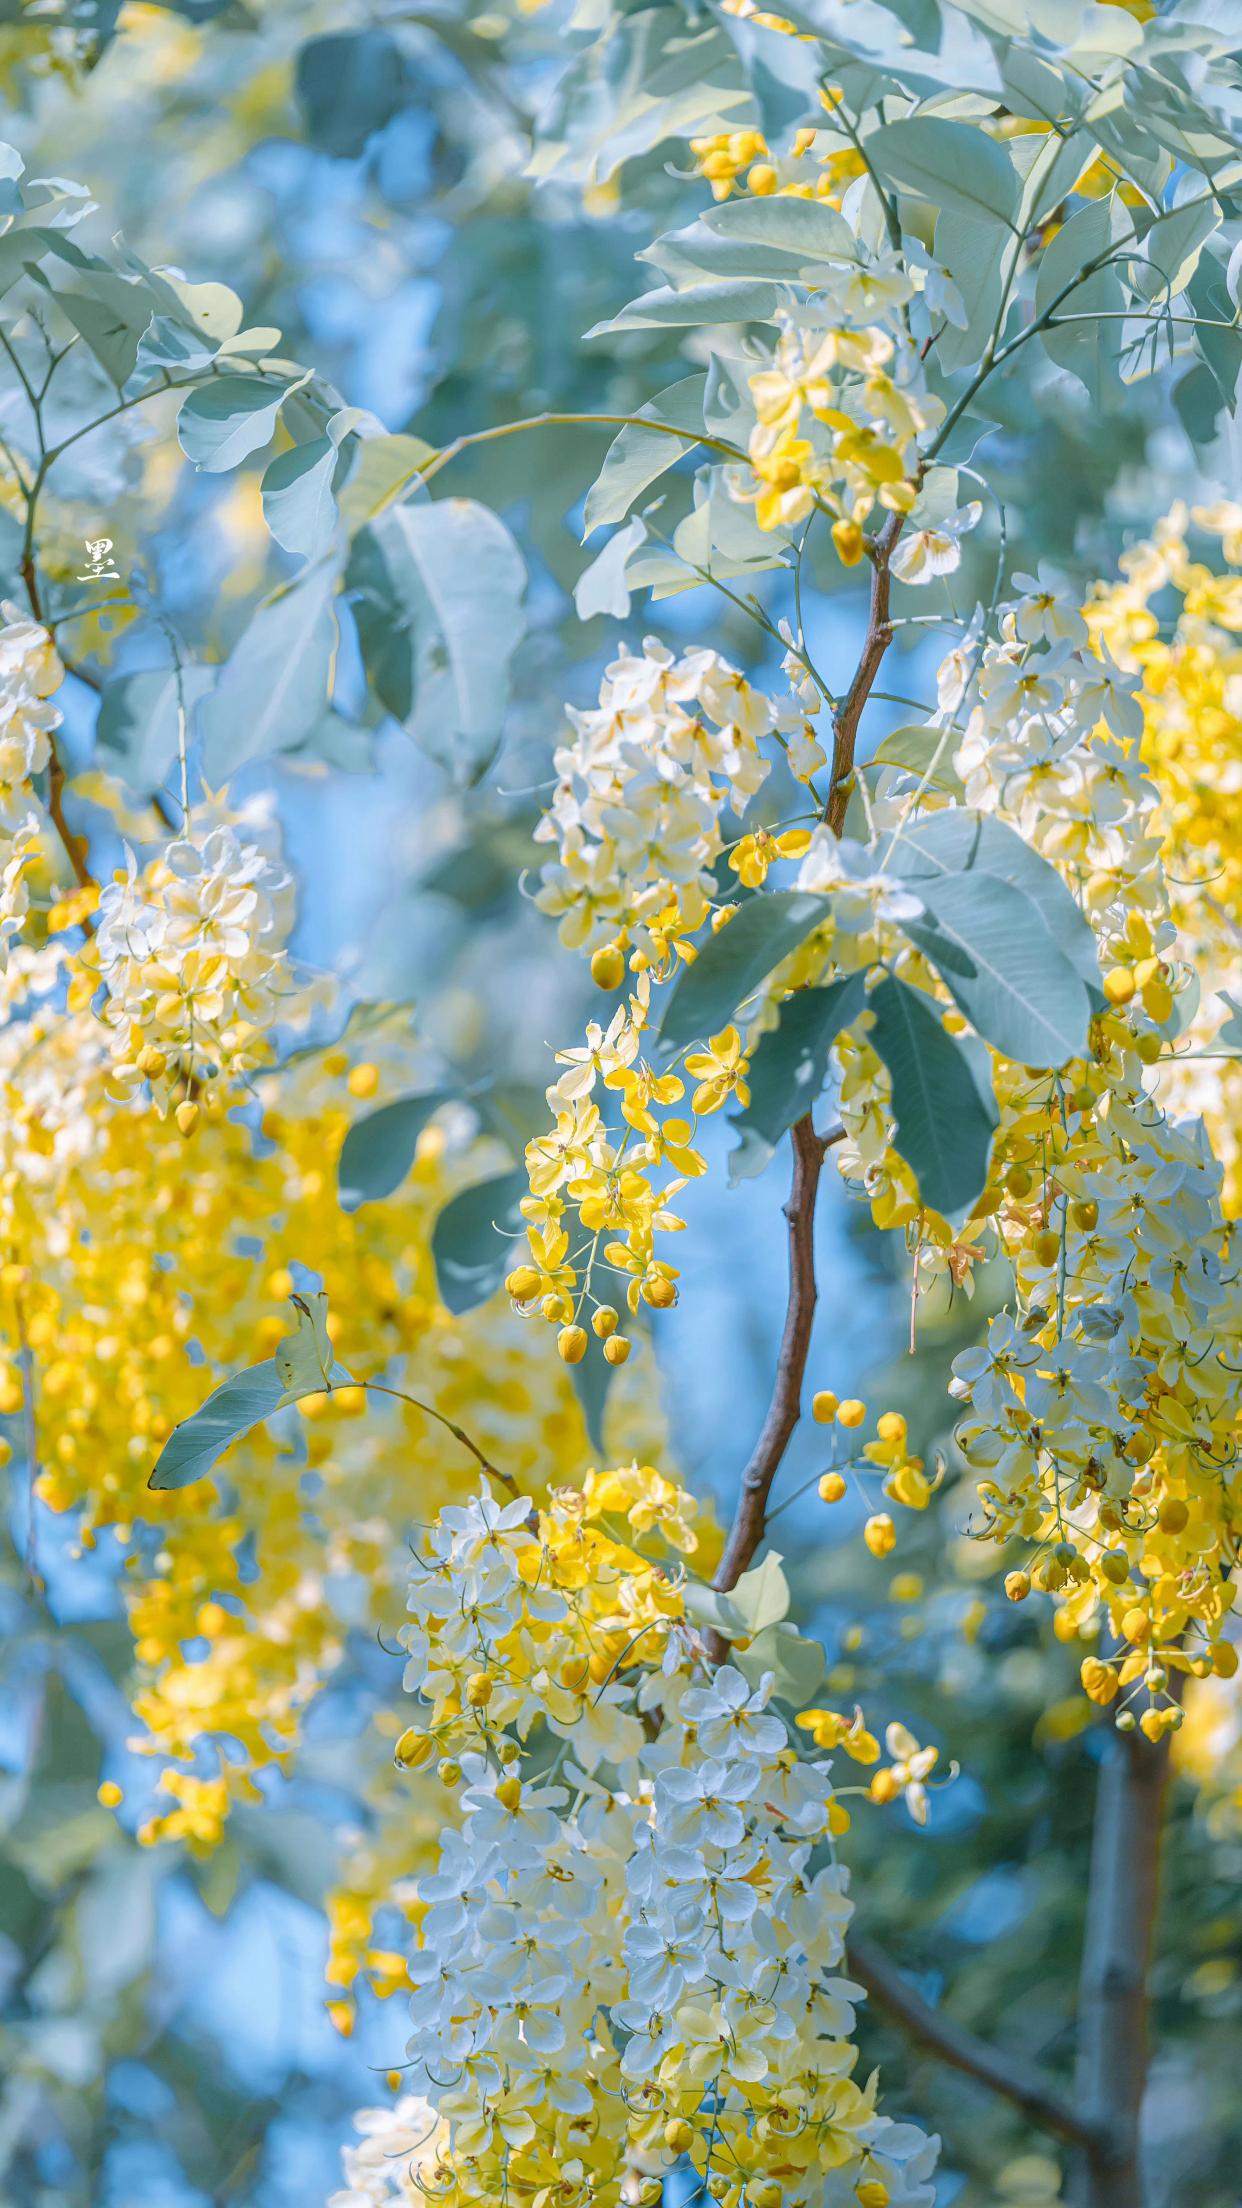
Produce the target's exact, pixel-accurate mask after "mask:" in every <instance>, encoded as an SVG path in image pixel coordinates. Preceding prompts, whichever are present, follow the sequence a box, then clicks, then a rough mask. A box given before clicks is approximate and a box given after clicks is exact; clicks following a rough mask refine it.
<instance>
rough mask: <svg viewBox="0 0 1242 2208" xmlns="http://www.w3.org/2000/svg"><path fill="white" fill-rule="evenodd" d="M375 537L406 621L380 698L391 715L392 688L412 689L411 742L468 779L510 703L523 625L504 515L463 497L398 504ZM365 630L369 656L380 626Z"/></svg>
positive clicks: (392, 642) (389, 650)
mask: <svg viewBox="0 0 1242 2208" xmlns="http://www.w3.org/2000/svg"><path fill="white" fill-rule="evenodd" d="M370 535H371V537H372V539H373V540H374V542H375V544H376V546H377V547H378V551H379V556H380V563H381V567H382V586H381V587H382V588H383V589H386V591H387V593H388V601H387V602H388V604H390V605H391V607H392V608H393V609H394V612H395V616H396V620H397V622H398V624H399V627H398V633H397V634H396V636H395V637H394V636H391V635H389V636H387V638H386V640H385V644H386V654H387V667H386V672H385V676H384V680H385V683H386V686H387V687H386V688H385V689H383V690H381V696H383V698H384V702H385V703H386V704H388V705H389V706H390V709H391V708H392V698H393V685H394V683H395V684H398V685H399V686H400V688H401V690H402V691H403V692H404V691H405V690H407V689H408V695H409V705H408V707H407V709H406V711H405V713H404V714H403V715H402V719H403V720H404V723H405V726H406V728H407V729H408V731H409V733H410V735H411V736H413V737H414V738H415V740H416V741H417V742H418V743H419V744H421V745H422V747H423V749H424V750H425V751H427V752H429V753H430V755H431V757H432V758H433V759H438V760H440V761H441V763H442V764H444V765H446V766H448V767H450V768H452V769H453V771H454V772H455V773H456V775H457V777H458V779H459V780H461V781H471V780H473V779H475V778H476V777H477V775H478V774H479V773H480V772H481V771H482V769H483V767H484V766H486V764H487V762H488V760H489V759H490V758H491V756H492V753H493V752H494V750H495V748H496V745H497V743H498V741H499V738H500V731H501V727H502V724H503V722H504V716H505V711H506V708H507V706H508V702H509V663H510V660H511V659H512V657H513V653H514V651H515V650H516V648H517V645H518V643H519V641H520V639H521V637H522V634H523V631H524V628H525V617H524V615H523V612H522V597H523V592H524V590H525V587H526V568H525V565H524V563H523V560H522V556H521V553H520V552H519V551H518V548H517V546H516V544H515V543H514V541H513V538H512V537H511V536H510V534H509V531H508V530H507V529H506V527H505V525H504V523H503V522H502V521H501V520H500V519H499V518H498V516H497V515H495V514H493V513H491V512H490V511H489V510H488V508H487V507H486V506H480V505H478V504H476V503H475V501H474V500H473V499H466V498H446V499H440V500H437V501H435V502H434V503H433V502H432V501H430V500H428V501H426V502H420V503H418V504H416V505H405V506H398V507H396V508H395V509H394V510H393V511H392V512H391V513H388V514H386V515H384V516H383V518H382V519H381V520H380V521H378V522H376V523H375V524H374V525H373V526H372V529H371V531H370ZM380 627H381V629H382V628H383V620H382V619H381V622H380ZM359 632H360V634H361V635H362V641H363V650H364V653H365V652H367V651H368V640H369V636H370V638H371V639H374V635H375V629H374V626H373V627H372V629H371V630H370V632H368V631H367V629H366V628H365V627H364V625H363V623H362V622H360V624H359ZM369 664H370V662H369V661H368V665H369Z"/></svg>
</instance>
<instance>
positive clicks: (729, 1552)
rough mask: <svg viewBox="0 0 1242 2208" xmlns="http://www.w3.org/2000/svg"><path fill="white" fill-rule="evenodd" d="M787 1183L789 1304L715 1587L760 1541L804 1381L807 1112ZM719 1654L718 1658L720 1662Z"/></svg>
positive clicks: (734, 1573)
mask: <svg viewBox="0 0 1242 2208" xmlns="http://www.w3.org/2000/svg"><path fill="white" fill-rule="evenodd" d="M791 1140H792V1142H793V1161H794V1163H793V1182H792V1185H791V1187H790V1191H789V1201H788V1203H787V1204H786V1206H785V1217H786V1219H787V1220H788V1222H789V1301H788V1304H787V1305H786V1308H785V1328H784V1332H783V1334H782V1335H781V1346H780V1353H779V1355H778V1357H777V1360H776V1379H775V1381H774V1383H773V1387H772V1400H771V1402H770V1404H769V1405H768V1415H767V1417H766V1418H765V1419H764V1422H763V1430H762V1432H761V1433H760V1436H759V1439H758V1441H757V1442H756V1443H755V1446H754V1449H753V1450H752V1452H751V1458H750V1462H749V1464H748V1465H747V1467H746V1470H745V1471H744V1472H743V1474H742V1485H741V1489H740V1491H739V1494H738V1499H737V1508H736V1510H735V1511H734V1514H733V1524H732V1526H731V1527H730V1529H729V1538H728V1540H727V1541H726V1543H725V1551H724V1555H723V1556H722V1557H721V1560H720V1569H719V1570H718V1572H717V1573H716V1578H715V1585H716V1586H717V1587H718V1588H720V1589H721V1590H722V1591H724V1592H727V1591H728V1589H729V1588H730V1587H735V1586H736V1585H737V1582H738V1580H739V1579H740V1578H741V1576H742V1573H743V1572H744V1571H745V1570H746V1569H747V1566H748V1565H749V1564H750V1562H751V1559H752V1557H753V1556H754V1553H755V1551H756V1549H757V1548H758V1546H759V1543H760V1542H761V1540H762V1539H763V1523H764V1516H765V1513H766V1510H767V1502H768V1496H769V1494H770V1493H771V1489H772V1482H773V1480H774V1479H775V1478H776V1474H777V1472H778V1470H779V1468H780V1462H781V1458H782V1457H783V1456H784V1454H785V1451H786V1449H787V1448H788V1446H789V1438H790V1435H791V1434H792V1433H793V1430H794V1427H795V1426H796V1425H797V1423H798V1418H799V1415H800V1413H801V1410H802V1380H803V1375H804V1374H805V1372H806V1360H807V1353H808V1351H809V1349H810V1346H811V1321H812V1320H813V1318H814V1316H815V1298H816V1289H815V1197H816V1192H817V1190H818V1188H819V1176H820V1171H821V1169H822V1167H823V1162H824V1143H823V1139H822V1138H821V1137H820V1136H819V1135H817V1134H816V1132H815V1129H814V1126H813V1125H812V1123H811V1115H810V1113H809V1112H807V1113H806V1114H805V1115H804V1117H803V1118H802V1119H800V1120H798V1121H797V1123H796V1124H795V1126H794V1128H793V1130H792V1134H791ZM721 1653H722V1651H717V1660H718V1661H719V1658H720V1654H721Z"/></svg>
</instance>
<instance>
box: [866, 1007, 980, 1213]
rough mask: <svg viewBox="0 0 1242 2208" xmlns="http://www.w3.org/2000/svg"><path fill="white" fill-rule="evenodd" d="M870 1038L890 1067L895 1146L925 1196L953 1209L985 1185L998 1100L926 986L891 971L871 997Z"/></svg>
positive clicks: (939, 1206) (936, 1207)
mask: <svg viewBox="0 0 1242 2208" xmlns="http://www.w3.org/2000/svg"><path fill="white" fill-rule="evenodd" d="M867 1006H868V1010H869V1011H871V1012H872V1013H873V1014H874V1015H875V1018H874V1025H873V1026H872V1029H871V1032H870V1034H869V1036H868V1038H867V1039H868V1041H869V1042H870V1043H871V1045H872V1047H873V1048H874V1049H875V1050H876V1051H877V1052H878V1054H879V1056H880V1057H881V1058H882V1059H883V1061H884V1063H885V1065H886V1066H887V1067H888V1072H889V1079H890V1081H891V1083H892V1096H893V1116H894V1118H895V1120H896V1123H897V1128H896V1146H897V1149H898V1151H899V1152H900V1154H901V1156H902V1157H903V1158H904V1159H905V1161H906V1163H907V1165H908V1166H909V1167H910V1170H911V1172H912V1173H913V1174H914V1176H915V1179H916V1180H917V1181H918V1184H919V1194H920V1196H921V1197H922V1199H923V1202H924V1203H925V1204H927V1205H929V1206H930V1207H931V1209H932V1210H933V1211H940V1212H944V1213H946V1214H947V1215H952V1214H953V1213H954V1212H958V1211H962V1210H965V1209H966V1208H967V1206H969V1205H970V1204H972V1203H973V1202H974V1200H975V1198H976V1197H977V1196H978V1195H979V1194H980V1193H981V1191H982V1190H983V1188H984V1187H985V1185H986V1182H987V1177H988V1157H989V1154H990V1151H991V1147H992V1131H993V1129H994V1128H995V1126H996V1122H997V1111H996V1102H995V1099H994V1098H993V1097H991V1096H990V1095H988V1094H986V1092H985V1091H984V1090H983V1089H982V1088H981V1085H980V1083H979V1081H978V1080H977V1079H976V1077H975V1073H974V1071H973V1069H972V1067H971V1065H970V1062H969V1059H968V1058H967V1056H966V1053H965V1051H964V1050H962V1049H961V1048H960V1047H959V1046H958V1044H957V1043H956V1042H955V1041H954V1040H953V1038H952V1036H950V1035H946V1034H945V1031H944V1027H943V1025H942V1024H941V1020H940V1015H939V1013H938V1012H937V1010H936V1007H935V1005H934V1004H933V1003H932V1002H931V1000H930V999H929V998H928V997H925V996H924V995H923V994H922V992H921V991H920V990H917V989H911V988H910V987H909V985H908V984H907V983H906V982H904V981H898V980H896V979H894V978H893V976H891V975H887V974H886V975H885V977H884V979H883V981H881V982H880V983H879V984H878V985H877V986H876V988H875V989H873V990H872V992H871V995H870V996H869V997H868V999H867Z"/></svg>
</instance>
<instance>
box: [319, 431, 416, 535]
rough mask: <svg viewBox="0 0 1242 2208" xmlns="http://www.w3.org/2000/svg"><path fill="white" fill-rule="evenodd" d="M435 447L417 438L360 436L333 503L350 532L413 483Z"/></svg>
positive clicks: (371, 518) (373, 516) (374, 517)
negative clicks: (342, 484)
mask: <svg viewBox="0 0 1242 2208" xmlns="http://www.w3.org/2000/svg"><path fill="white" fill-rule="evenodd" d="M435 456H436V448H435V446H434V445H428V444H424V442H423V440H422V438H421V437H407V436H405V435H404V434H402V435H397V436H392V437H363V438H360V439H359V441H358V451H357V458H356V459H355V461H354V465H353V471H352V473H351V475H350V478H349V481H348V483H346V485H345V487H344V489H343V490H342V492H341V495H340V497H339V499H338V500H337V504H338V505H339V507H340V509H341V513H342V515H343V516H344V519H345V523H346V526H347V527H348V528H349V530H350V531H351V532H353V533H356V532H357V531H358V530H359V529H362V528H364V527H365V525H366V524H367V522H369V521H375V520H377V519H378V517H379V515H380V514H382V513H384V512H386V511H387V509H388V507H390V506H391V505H393V504H394V503H395V501H396V500H397V499H399V498H400V496H401V494H402V492H403V491H407V490H408V489H409V487H410V485H411V483H416V482H417V481H418V478H419V477H420V475H421V474H422V472H423V469H424V468H425V467H426V465H427V462H428V461H429V460H434V459H435Z"/></svg>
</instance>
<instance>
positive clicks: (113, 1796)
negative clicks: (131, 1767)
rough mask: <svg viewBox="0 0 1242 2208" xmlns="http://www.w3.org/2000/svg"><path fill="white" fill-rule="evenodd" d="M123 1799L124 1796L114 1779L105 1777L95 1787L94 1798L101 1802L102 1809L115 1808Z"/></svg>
mask: <svg viewBox="0 0 1242 2208" xmlns="http://www.w3.org/2000/svg"><path fill="white" fill-rule="evenodd" d="M124 1799H125V1796H124V1794H123V1793H122V1791H121V1789H120V1787H119V1786H118V1785H117V1783H116V1780H115V1779H105V1780H104V1782H103V1784H102V1786H99V1787H97V1788H96V1789H95V1800H96V1801H97V1802H99V1803H101V1804H102V1806H103V1807H104V1809H117V1808H119V1806H120V1804H121V1803H122V1802H123V1801H124Z"/></svg>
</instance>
